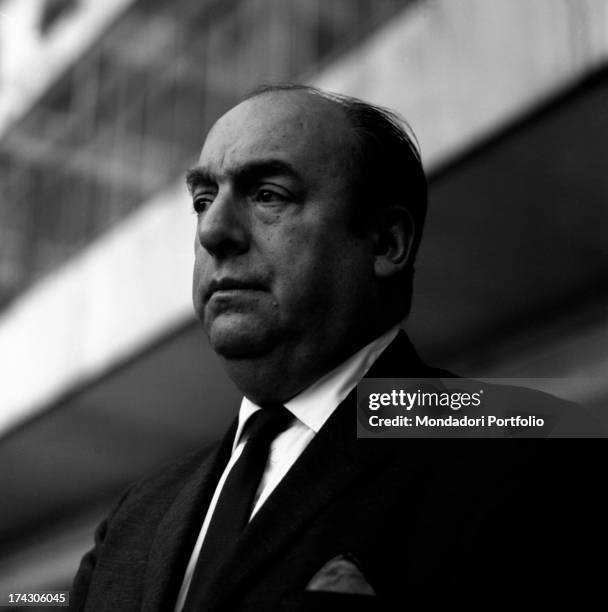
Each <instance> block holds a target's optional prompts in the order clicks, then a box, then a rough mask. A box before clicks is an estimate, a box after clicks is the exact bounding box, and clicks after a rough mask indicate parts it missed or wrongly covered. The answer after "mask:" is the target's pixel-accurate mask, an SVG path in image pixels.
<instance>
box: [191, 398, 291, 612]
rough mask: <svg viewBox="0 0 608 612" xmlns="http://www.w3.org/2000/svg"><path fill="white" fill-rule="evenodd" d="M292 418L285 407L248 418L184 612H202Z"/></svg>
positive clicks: (246, 519)
mask: <svg viewBox="0 0 608 612" xmlns="http://www.w3.org/2000/svg"><path fill="white" fill-rule="evenodd" d="M292 419H293V415H292V414H291V413H290V412H289V411H288V410H287V409H286V408H285V407H284V406H280V405H278V406H272V407H265V408H263V409H262V410H258V412H255V413H254V414H252V415H251V417H249V420H248V421H247V424H246V425H245V429H244V431H243V433H244V434H245V433H248V434H249V435H248V438H247V442H246V443H245V447H244V448H243V451H242V453H241V456H240V457H239V458H238V460H237V461H236V463H235V464H234V465H233V466H232V469H231V470H230V473H229V474H228V477H227V478H226V480H225V482H224V486H223V487H222V491H221V493H220V496H219V499H218V500H217V504H216V506H215V509H214V511H213V515H212V517H211V521H210V522H209V527H208V529H207V533H206V535H205V539H204V541H203V546H202V548H201V552H200V554H199V557H198V561H197V563H196V568H195V570H194V575H193V576H192V582H191V583H190V590H189V591H188V596H187V598H186V602H185V604H184V607H183V611H184V612H190V611H192V612H193V611H194V610H199V609H201V605H202V602H203V601H204V599H205V597H206V593H207V589H208V587H209V583H210V582H211V576H212V574H214V573H215V570H216V569H217V567H218V566H219V565H221V563H222V561H223V560H224V559H225V558H226V556H227V554H228V553H229V552H230V551H231V549H232V548H233V546H234V544H235V542H236V541H237V539H238V537H239V535H240V534H241V532H242V531H243V529H244V528H245V526H246V525H247V523H248V521H249V517H250V515H251V511H252V509H253V500H254V497H255V493H256V491H257V489H258V486H259V484H260V481H261V479H262V475H263V474H264V468H265V467H266V462H267V460H268V452H269V450H270V445H271V443H272V441H273V440H274V439H275V438H276V437H277V435H278V434H279V433H281V432H282V431H283V430H285V429H287V427H288V425H289V423H290V421H291V420H292Z"/></svg>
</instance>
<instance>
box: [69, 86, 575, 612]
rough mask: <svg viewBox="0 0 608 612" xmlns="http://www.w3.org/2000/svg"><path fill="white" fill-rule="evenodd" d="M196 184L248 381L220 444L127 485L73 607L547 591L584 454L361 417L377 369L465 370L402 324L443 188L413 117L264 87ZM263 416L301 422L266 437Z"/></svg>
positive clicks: (202, 269)
mask: <svg viewBox="0 0 608 612" xmlns="http://www.w3.org/2000/svg"><path fill="white" fill-rule="evenodd" d="M188 187H189V189H190V192H191V195H192V202H193V207H194V210H195V212H196V214H197V215H198V221H197V231H196V238H195V254H196V261H195V268H194V283H193V299H194V306H195V310H196V312H197V314H198V316H199V318H200V320H201V322H202V325H203V327H204V330H205V332H206V334H207V336H208V338H209V341H210V343H211V345H212V347H213V349H214V350H215V352H216V353H217V354H218V356H219V358H220V359H221V361H222V362H223V364H224V366H225V367H226V369H227V371H228V373H229V375H230V377H231V378H232V380H233V381H234V383H235V384H236V385H237V387H238V388H239V389H240V390H241V391H242V393H243V395H244V399H243V402H242V404H241V407H240V411H239V417H238V420H237V422H236V423H235V424H234V425H233V427H232V428H231V429H230V430H229V432H228V433H227V435H226V437H225V438H224V440H223V442H222V443H221V445H220V446H219V447H218V448H217V449H215V450H213V452H212V453H211V455H210V456H208V457H207V456H206V454H205V453H197V454H195V455H193V456H191V457H189V458H187V459H185V460H183V461H181V462H179V463H177V464H176V465H175V466H172V467H170V468H168V469H166V470H164V471H163V472H161V473H160V474H159V475H157V476H154V477H152V478H151V479H149V480H147V481H145V482H143V483H138V484H137V485H135V486H134V487H133V488H132V489H131V490H130V491H129V492H127V494H126V495H125V497H124V498H123V499H122V500H121V502H120V503H119V505H118V506H117V508H116V509H115V510H114V511H113V513H112V514H111V515H110V516H109V517H108V519H106V521H104V523H103V524H102V525H101V527H100V528H99V530H98V532H97V536H96V545H95V548H94V550H93V551H91V552H90V553H89V554H88V555H87V556H85V558H84V559H83V562H82V564H81V567H80V570H79V573H78V575H77V577H76V580H75V585H74V591H73V593H72V608H73V609H78V610H80V609H84V610H113V611H116V610H129V611H131V610H169V611H171V610H176V611H180V610H184V611H191V610H204V611H215V610H228V611H232V610H279V609H284V610H306V609H313V608H314V609H315V610H317V611H319V610H325V609H332V610H340V609H348V610H380V609H405V608H407V607H408V606H410V605H413V603H414V602H416V601H419V600H422V599H424V600H425V601H426V603H427V604H430V603H432V602H433V601H435V602H439V601H440V600H441V601H443V600H445V601H449V602H452V603H453V602H467V603H469V604H470V603H471V602H472V601H473V600H474V598H475V597H478V598H480V599H481V600H482V601H487V600H486V599H485V598H486V597H488V595H491V596H494V595H495V594H497V593H501V590H510V591H511V592H516V593H519V592H520V586H521V584H522V583H529V585H530V586H533V587H534V588H535V590H536V592H537V595H541V596H546V594H547V592H548V591H549V590H550V588H552V587H551V585H552V584H553V581H554V580H555V578H556V577H558V576H560V575H561V574H560V567H562V560H563V559H564V556H563V554H564V552H563V551H564V550H568V551H569V550H574V549H573V548H572V547H573V542H571V541H570V538H569V536H568V534H567V532H566V531H565V530H563V528H562V531H561V533H559V534H558V535H556V533H555V529H557V526H558V525H559V524H560V520H559V519H561V518H562V517H563V516H564V511H563V508H565V507H566V506H565V503H566V502H567V499H568V496H569V495H572V494H573V491H574V490H575V489H573V487H574V484H573V483H574V478H573V474H571V472H570V471H569V470H568V468H567V466H564V465H563V464H562V463H560V462H558V461H556V460H555V457H550V458H542V457H537V456H536V455H535V453H534V449H533V448H532V447H530V446H526V447H523V446H518V447H516V448H512V449H491V448H484V449H483V455H481V454H480V451H481V449H480V448H479V447H476V448H471V447H468V448H465V447H464V446H462V445H461V446H459V447H452V446H450V447H449V450H448V448H447V447H445V446H444V447H439V446H438V445H429V444H428V443H427V445H425V446H421V443H419V442H417V441H416V442H414V441H409V440H357V437H356V422H355V419H356V417H355V414H356V406H355V387H356V385H357V383H358V381H359V380H360V379H361V378H362V377H363V376H365V375H367V376H369V377H376V378H379V377H436V376H441V375H447V373H445V372H441V371H439V370H434V369H432V368H429V367H428V366H426V365H425V364H423V363H422V361H421V360H420V359H419V358H418V356H417V355H416V353H415V351H414V349H413V347H412V346H411V345H410V343H409V341H408V340H407V338H406V336H405V335H404V334H403V332H399V331H398V326H399V324H400V322H401V321H402V320H403V319H404V317H405V316H406V315H407V313H408V310H409V306H410V299H411V284H412V276H413V270H414V258H415V254H416V250H417V248H418V244H419V242H420V237H421V232H422V225H423V220H424V216H425V209H426V182H425V178H424V173H423V171H422V167H421V163H420V158H419V155H418V153H417V150H416V148H415V146H414V144H413V142H412V140H411V138H410V137H409V136H408V134H407V132H406V131H405V130H404V129H403V128H402V127H401V125H400V122H399V120H398V119H397V118H396V117H395V116H394V115H392V114H391V113H389V112H387V111H385V110H382V109H379V108H376V107H373V106H371V105H368V104H365V103H364V102H361V101H359V100H355V99H351V98H346V97H339V96H334V95H330V94H326V93H324V92H321V91H318V90H315V89H312V88H307V87H299V86H294V87H275V88H267V89H264V90H260V91H258V92H256V93H255V94H253V95H252V96H250V97H248V98H247V99H246V100H244V101H243V102H242V103H241V104H239V105H237V106H236V107H235V108H233V109H231V110H230V111H229V112H228V113H226V114H225V115H224V116H223V117H221V118H220V119H219V120H218V122H217V123H216V124H215V125H214V126H213V128H212V129H211V131H210V133H209V135H208V137H207V139H206V142H205V144H204V147H203V150H202V153H201V156H200V161H199V164H198V166H197V167H196V168H194V169H193V170H191V171H190V172H189V173H188ZM203 409H204V408H203ZM286 415H287V416H286ZM262 418H267V419H268V421H271V420H274V422H275V423H276V422H278V421H279V420H280V419H283V421H282V422H281V424H280V425H278V426H274V425H273V427H275V429H274V431H273V433H272V435H267V436H266V438H265V444H266V447H265V450H264V451H263V452H262V451H256V452H257V455H256V454H255V453H254V452H253V451H251V452H250V450H251V449H253V448H256V446H255V444H258V441H259V440H260V439H261V438H263V437H264V435H266V434H264V435H262V434H261V433H257V430H256V429H255V425H254V423H255V422H256V421H260V422H261V420H262ZM254 432H255V433H254ZM268 447H270V448H268ZM260 448H261V443H260ZM264 453H265V454H264ZM268 453H269V456H268ZM256 457H257V459H255V461H254V458H256ZM260 457H261V459H260ZM241 459H243V461H241ZM245 459H247V461H245ZM256 462H257V464H261V468H260V467H258V468H256V469H258V472H257V475H256V476H255V477H254V476H251V474H252V473H253V472H251V471H249V472H247V470H250V466H251V465H253V463H256ZM552 470H555V472H556V473H559V478H560V479H561V482H560V487H556V486H554V484H555V483H554V478H553V471H552ZM243 474H249V475H248V476H246V477H245V476H243ZM239 478H240V482H239ZM250 485H253V486H252V487H251V486H250ZM239 487H240V488H239ZM247 487H249V489H250V490H249V489H248V490H247V492H245V489H247ZM582 490H583V491H584V488H583V489H582ZM579 493H580V491H579ZM579 499H582V498H580V497H579ZM243 500H246V502H247V503H246V504H244V506H245V507H240V506H243V503H242V502H243ZM523 504H527V505H526V506H525V507H524V506H523ZM556 508H557V510H556ZM243 513H244V514H243ZM239 516H240V517H241V518H239ZM243 517H245V518H244V519H243ZM239 521H240V522H239ZM580 535H581V534H580V533H579V534H577V537H580ZM557 544H559V546H557ZM564 547H565V548H564ZM576 550H578V549H576ZM530 572H533V573H532V574H530ZM568 575H569V576H572V575H573V572H569V574H568ZM502 596H504V594H503V595H501V597H502Z"/></svg>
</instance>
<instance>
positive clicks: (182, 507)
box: [142, 421, 236, 612]
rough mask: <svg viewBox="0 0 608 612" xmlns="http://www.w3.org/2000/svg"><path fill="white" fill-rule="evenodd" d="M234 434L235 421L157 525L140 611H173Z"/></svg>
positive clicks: (228, 456) (229, 451)
mask: <svg viewBox="0 0 608 612" xmlns="http://www.w3.org/2000/svg"><path fill="white" fill-rule="evenodd" d="M235 431H236V421H235V422H234V423H233V425H232V426H231V427H230V429H229V430H228V432H227V433H226V435H225V436H224V438H223V440H222V442H221V443H220V445H219V446H218V447H217V448H216V449H215V450H213V451H212V452H211V454H210V456H209V457H208V458H207V459H206V460H204V461H203V462H202V463H201V465H200V467H199V468H198V469H197V470H196V471H195V472H194V474H193V475H192V476H191V477H190V478H188V480H187V481H186V483H185V484H184V486H183V487H182V489H181V490H180V492H179V494H178V495H177V496H176V498H175V500H174V501H173V503H172V504H171V506H170V507H169V509H168V510H167V512H166V513H165V515H164V516H163V518H162V520H161V521H160V523H159V524H158V527H157V529H156V532H155V533H154V534H153V536H152V537H153V542H152V544H151V546H150V551H151V552H150V559H149V562H148V569H147V572H146V580H145V587H144V595H143V602H142V609H143V610H146V611H150V612H153V611H156V610H158V611H159V612H160V611H162V612H164V611H166V610H172V609H173V606H174V605H175V601H176V599H177V594H178V592H179V589H180V587H181V583H182V580H183V577H184V573H185V571H186V566H187V564H188V560H189V558H190V555H191V553H192V548H193V547H194V543H195V542H196V538H197V536H198V533H199V531H200V527H201V525H202V522H203V519H204V517H205V512H206V509H207V507H208V506H209V503H210V501H211V498H212V496H213V492H214V491H215V487H216V486H217V482H218V480H219V479H220V476H221V474H222V472H223V470H224V467H225V466H226V463H227V462H228V459H229V458H230V453H231V450H232V442H233V439H234V434H235ZM167 568H172V569H171V571H167Z"/></svg>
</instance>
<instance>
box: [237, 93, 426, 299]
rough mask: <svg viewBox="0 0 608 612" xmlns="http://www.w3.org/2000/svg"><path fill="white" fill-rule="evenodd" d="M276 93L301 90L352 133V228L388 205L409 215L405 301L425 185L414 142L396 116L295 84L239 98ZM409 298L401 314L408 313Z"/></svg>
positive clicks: (419, 232)
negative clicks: (338, 113)
mask: <svg viewBox="0 0 608 612" xmlns="http://www.w3.org/2000/svg"><path fill="white" fill-rule="evenodd" d="M278 91H303V92H306V93H309V94H311V95H314V96H319V97H321V98H323V99H324V100H327V101H329V102H332V103H334V104H336V105H337V106H338V107H339V108H340V109H341V110H342V111H343V112H344V114H345V116H346V118H347V120H348V121H349V123H350V125H351V126H352V130H353V137H354V138H353V143H354V147H353V155H352V159H349V160H345V161H346V163H347V166H348V168H349V171H350V173H351V176H352V177H353V180H352V183H351V185H352V194H353V201H354V203H355V205H356V208H355V215H354V221H355V227H357V228H359V229H361V230H362V229H363V228H366V227H369V222H370V221H371V220H373V219H374V218H376V217H377V216H378V215H379V213H381V212H382V211H384V210H387V209H388V208H389V207H391V206H402V207H404V208H406V209H407V210H408V211H409V213H410V214H411V216H412V220H413V222H414V240H413V244H412V250H411V253H410V258H409V262H408V266H407V270H406V271H405V273H404V274H405V275H406V276H407V279H404V280H406V282H407V283H408V288H409V296H408V298H411V282H412V277H413V272H414V259H415V257H416V252H417V251H418V246H419V245H420V239H421V237H422V228H423V226H424V219H425V216H426V208H427V182H426V176H425V174H424V169H423V167H422V161H421V158H420V151H419V148H418V143H417V141H416V137H415V135H414V133H413V131H412V129H411V128H410V126H409V125H408V124H407V122H406V121H405V120H404V119H402V118H401V117H400V116H399V115H397V114H396V113H394V112H393V111H391V110H388V109H386V108H382V107H380V106H376V105H374V104H369V103H368V102H364V101H363V100H360V99H358V98H354V97H351V96H345V95H341V94H335V93H329V92H325V91H323V90H321V89H317V88H316V87H311V86H308V85H298V84H279V85H264V86H261V87H257V88H256V89H254V90H253V91H252V92H251V93H250V94H249V95H248V96H247V97H246V98H245V99H249V98H253V97H257V96H260V95H262V94H265V93H272V92H278ZM409 305H410V304H409V299H408V303H407V310H408V311H409Z"/></svg>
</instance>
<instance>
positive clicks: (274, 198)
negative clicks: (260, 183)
mask: <svg viewBox="0 0 608 612" xmlns="http://www.w3.org/2000/svg"><path fill="white" fill-rule="evenodd" d="M286 199H287V198H286V196H284V195H282V194H280V193H278V192H276V191H273V190H271V189H258V190H257V191H256V192H255V194H254V200H256V202H261V203H262V204H272V203H275V202H284V201H285V200H286Z"/></svg>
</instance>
